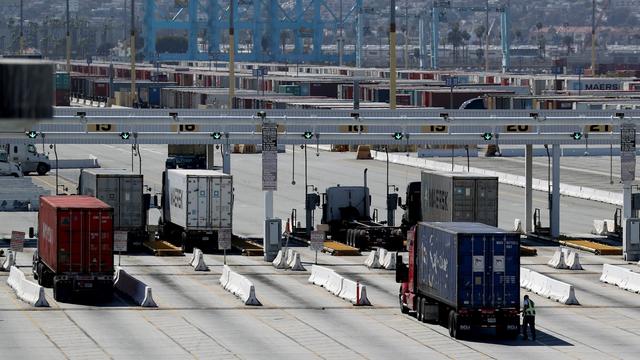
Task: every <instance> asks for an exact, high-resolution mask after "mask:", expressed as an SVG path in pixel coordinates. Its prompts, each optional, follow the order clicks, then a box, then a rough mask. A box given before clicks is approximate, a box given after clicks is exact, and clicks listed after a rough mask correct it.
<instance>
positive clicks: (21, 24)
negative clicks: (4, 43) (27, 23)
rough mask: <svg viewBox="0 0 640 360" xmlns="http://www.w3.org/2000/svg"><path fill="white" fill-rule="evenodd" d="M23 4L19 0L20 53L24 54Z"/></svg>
mask: <svg viewBox="0 0 640 360" xmlns="http://www.w3.org/2000/svg"><path fill="white" fill-rule="evenodd" d="M22 9H23V4H22V0H20V55H22V54H24V16H23V11H22Z"/></svg>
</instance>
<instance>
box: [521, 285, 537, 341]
mask: <svg viewBox="0 0 640 360" xmlns="http://www.w3.org/2000/svg"><path fill="white" fill-rule="evenodd" d="M535 306H536V304H535V303H534V302H533V300H531V299H529V295H525V296H524V301H523V302H522V335H523V336H524V339H525V340H527V339H528V336H527V325H528V326H529V327H530V328H531V339H532V340H533V341H536V307H535Z"/></svg>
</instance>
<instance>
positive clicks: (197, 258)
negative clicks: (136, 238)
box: [189, 248, 209, 271]
mask: <svg viewBox="0 0 640 360" xmlns="http://www.w3.org/2000/svg"><path fill="white" fill-rule="evenodd" d="M189 264H190V265H191V266H192V267H193V269H194V270H195V271H209V267H208V266H207V264H206V263H205V262H204V253H203V252H202V250H200V249H198V248H193V255H192V256H191V261H190V262H189Z"/></svg>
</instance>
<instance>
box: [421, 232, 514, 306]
mask: <svg viewBox="0 0 640 360" xmlns="http://www.w3.org/2000/svg"><path fill="white" fill-rule="evenodd" d="M416 238H417V239H416V241H417V242H416V244H415V246H416V248H415V253H416V259H415V261H416V265H417V266H416V270H417V274H416V279H417V284H416V285H417V288H418V290H419V291H420V292H421V293H423V294H424V295H427V296H429V297H432V298H434V299H436V300H438V301H440V302H443V303H445V304H447V305H449V306H452V307H453V308H456V309H457V308H468V309H479V308H494V309H497V308H518V307H519V304H520V303H519V301H520V299H519V298H520V234H518V233H514V232H508V231H504V230H501V229H498V228H496V227H493V226H489V225H485V224H480V223H463V222H449V223H445V222H431V223H427V222H423V223H420V224H419V225H418V229H417V236H416Z"/></svg>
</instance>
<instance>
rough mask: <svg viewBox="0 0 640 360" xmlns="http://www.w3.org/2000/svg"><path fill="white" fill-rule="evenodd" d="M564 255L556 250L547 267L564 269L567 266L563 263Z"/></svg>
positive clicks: (559, 250)
mask: <svg viewBox="0 0 640 360" xmlns="http://www.w3.org/2000/svg"><path fill="white" fill-rule="evenodd" d="M564 254H565V253H564V252H563V251H562V250H561V249H557V250H556V252H555V253H554V254H553V257H552V258H551V260H549V262H548V263H547V265H549V266H551V267H552V268H554V269H566V268H567V264H566V263H565V261H564Z"/></svg>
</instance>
